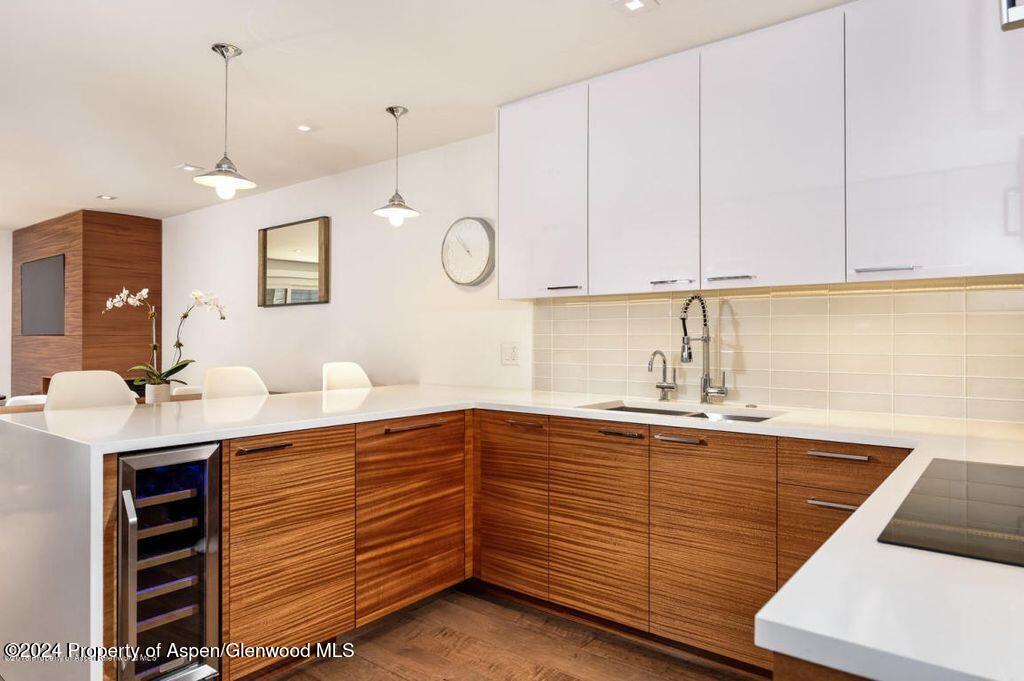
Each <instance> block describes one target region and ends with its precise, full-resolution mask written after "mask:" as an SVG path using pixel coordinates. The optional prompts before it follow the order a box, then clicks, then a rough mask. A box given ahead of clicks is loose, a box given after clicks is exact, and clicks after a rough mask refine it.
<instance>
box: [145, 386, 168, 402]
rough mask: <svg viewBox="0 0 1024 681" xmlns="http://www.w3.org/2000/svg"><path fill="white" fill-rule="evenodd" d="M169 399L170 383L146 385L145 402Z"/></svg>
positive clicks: (166, 400)
mask: <svg viewBox="0 0 1024 681" xmlns="http://www.w3.org/2000/svg"><path fill="white" fill-rule="evenodd" d="M170 401H171V385H170V384H169V383H165V384H164V385H148V384H147V385H146V404H160V403H161V402H170Z"/></svg>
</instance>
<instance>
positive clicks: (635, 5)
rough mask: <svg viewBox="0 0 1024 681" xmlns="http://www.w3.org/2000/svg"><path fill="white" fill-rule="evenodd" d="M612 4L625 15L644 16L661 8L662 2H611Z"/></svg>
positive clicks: (637, 0)
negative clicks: (645, 13)
mask: <svg viewBox="0 0 1024 681" xmlns="http://www.w3.org/2000/svg"><path fill="white" fill-rule="evenodd" d="M611 4H612V5H613V6H614V7H617V8H618V9H619V10H620V11H621V12H622V13H624V14H629V15H633V14H643V13H644V12H649V11H651V10H653V9H657V8H658V7H659V6H661V0H611Z"/></svg>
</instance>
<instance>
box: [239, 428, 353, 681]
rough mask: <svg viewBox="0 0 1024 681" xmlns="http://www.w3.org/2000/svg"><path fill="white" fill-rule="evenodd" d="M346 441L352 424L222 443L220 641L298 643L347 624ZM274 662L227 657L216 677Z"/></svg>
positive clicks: (349, 445) (349, 485) (349, 451)
mask: <svg viewBox="0 0 1024 681" xmlns="http://www.w3.org/2000/svg"><path fill="white" fill-rule="evenodd" d="M354 445H355V429H354V428H353V427H352V426H339V427H334V428H324V429H319V430H308V431H299V432H291V433H283V434H278V435H265V436H258V437H249V438H243V439H237V440H232V441H230V442H229V443H228V444H227V458H228V465H227V467H226V468H227V469H228V470H227V472H226V474H225V476H224V477H225V481H226V485H225V494H227V495H228V496H226V497H225V500H226V503H225V504H224V510H225V512H226V515H227V518H226V519H225V521H226V522H225V528H227V532H226V534H225V537H226V540H227V542H228V546H227V550H226V551H225V559H224V570H225V581H226V587H227V588H226V589H225V590H224V600H223V603H224V619H223V621H224V626H225V630H224V632H223V636H224V640H225V641H236V642H242V643H245V644H246V645H287V646H290V645H302V644H305V643H316V642H319V641H323V640H326V639H329V638H331V637H334V636H337V635H338V634H341V633H343V632H345V631H347V630H349V629H352V628H353V627H354V626H355V609H354V606H355V593H354V591H355V582H354V569H353V559H354V550H355V544H354V540H355V532H354V530H355V527H354V523H355V511H354V481H355V472H354V457H355V447H354ZM274 662H275V660H274V659H268V658H242V657H239V658H234V659H232V660H230V673H225V677H226V678H240V677H242V676H244V675H246V674H250V673H252V672H254V671H256V670H258V669H261V668H263V667H265V666H267V665H268V664H272V663H274Z"/></svg>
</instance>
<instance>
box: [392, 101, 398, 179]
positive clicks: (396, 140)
mask: <svg viewBox="0 0 1024 681" xmlns="http://www.w3.org/2000/svg"><path fill="white" fill-rule="evenodd" d="M392 115H394V114H392ZM395 193H396V194H397V193H398V116H395Z"/></svg>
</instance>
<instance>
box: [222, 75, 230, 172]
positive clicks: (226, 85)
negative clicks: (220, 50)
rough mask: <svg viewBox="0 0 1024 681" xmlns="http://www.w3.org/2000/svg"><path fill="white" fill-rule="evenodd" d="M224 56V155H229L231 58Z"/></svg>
mask: <svg viewBox="0 0 1024 681" xmlns="http://www.w3.org/2000/svg"><path fill="white" fill-rule="evenodd" d="M222 56H223V57H224V156H225V157H226V156H227V155H228V61H229V60H230V58H229V57H228V56H227V55H222Z"/></svg>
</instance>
